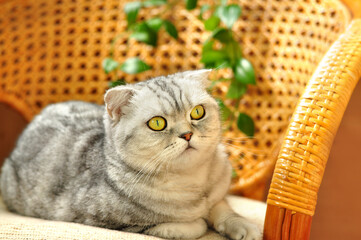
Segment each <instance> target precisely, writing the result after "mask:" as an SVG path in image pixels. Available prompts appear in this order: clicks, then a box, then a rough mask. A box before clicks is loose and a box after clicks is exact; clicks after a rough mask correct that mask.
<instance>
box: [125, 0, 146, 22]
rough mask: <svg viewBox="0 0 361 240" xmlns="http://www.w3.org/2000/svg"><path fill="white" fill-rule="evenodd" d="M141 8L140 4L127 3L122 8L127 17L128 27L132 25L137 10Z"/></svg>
mask: <svg viewBox="0 0 361 240" xmlns="http://www.w3.org/2000/svg"><path fill="white" fill-rule="evenodd" d="M141 7H142V3H141V2H129V3H127V4H125V6H124V12H125V14H126V15H127V22H128V27H130V26H131V25H133V24H134V23H135V21H136V19H137V16H138V12H139V9H140V8H141Z"/></svg>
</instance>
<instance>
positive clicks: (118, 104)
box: [104, 86, 135, 121]
mask: <svg viewBox="0 0 361 240" xmlns="http://www.w3.org/2000/svg"><path fill="white" fill-rule="evenodd" d="M134 94H135V90H134V89H132V88H130V87H127V86H119V87H115V88H111V89H109V90H108V91H107V92H106V93H105V96H104V102H105V107H106V109H107V111H108V114H109V117H110V118H111V119H112V120H114V121H118V120H119V118H120V117H121V116H122V115H123V114H124V112H123V108H124V107H125V106H126V105H127V104H128V103H129V101H130V99H131V98H132V97H133V96H134Z"/></svg>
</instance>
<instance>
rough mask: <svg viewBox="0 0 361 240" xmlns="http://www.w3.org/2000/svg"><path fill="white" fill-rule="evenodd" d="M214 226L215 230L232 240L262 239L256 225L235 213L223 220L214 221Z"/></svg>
mask: <svg viewBox="0 0 361 240" xmlns="http://www.w3.org/2000/svg"><path fill="white" fill-rule="evenodd" d="M214 228H215V229H216V231H217V232H219V233H220V234H222V235H224V236H227V237H229V238H230V239H232V240H260V239H262V234H261V232H260V230H259V229H258V227H257V226H256V225H254V224H252V223H250V222H248V221H247V220H246V219H245V218H243V217H241V216H238V215H236V214H235V215H232V216H229V217H227V218H226V219H224V221H221V222H218V223H216V224H215V225H214Z"/></svg>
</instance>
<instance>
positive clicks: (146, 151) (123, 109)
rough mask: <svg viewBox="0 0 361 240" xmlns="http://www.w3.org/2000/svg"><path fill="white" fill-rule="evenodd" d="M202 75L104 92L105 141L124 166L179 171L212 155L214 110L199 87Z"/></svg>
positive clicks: (215, 139) (217, 125)
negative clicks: (107, 133) (107, 131)
mask: <svg viewBox="0 0 361 240" xmlns="http://www.w3.org/2000/svg"><path fill="white" fill-rule="evenodd" d="M207 76H208V72H207V71H205V70H203V71H192V72H185V73H178V74H175V75H170V76H167V77H160V78H155V79H152V80H149V81H147V82H143V83H138V84H135V85H127V86H124V87H118V88H114V89H113V90H109V91H108V92H107V95H106V96H105V102H106V104H107V110H108V113H109V116H108V118H109V121H111V122H112V126H111V130H110V131H112V133H111V138H112V141H113V143H114V145H115V147H116V150H117V151H118V153H119V154H121V155H122V156H123V158H124V161H126V162H127V164H129V165H131V166H133V167H135V168H137V169H139V170H140V169H143V168H144V169H143V171H153V170H155V169H158V170H162V169H163V170H167V171H172V170H175V171H179V170H181V169H187V168H191V167H196V166H198V165H200V164H202V163H203V162H204V161H206V160H207V156H209V155H210V154H213V153H214V152H215V149H216V147H217V145H218V143H219V138H220V121H219V111H218V106H217V103H216V101H215V100H214V99H213V98H212V97H211V96H210V95H209V94H208V93H207V91H206V89H205V88H206V84H205V83H206V81H207V80H206V79H207ZM111 91H113V93H112V92H111ZM107 98H108V99H107ZM112 101H115V102H116V103H119V104H116V103H114V102H113V103H112Z"/></svg>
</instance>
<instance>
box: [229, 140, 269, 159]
mask: <svg viewBox="0 0 361 240" xmlns="http://www.w3.org/2000/svg"><path fill="white" fill-rule="evenodd" d="M224 144H225V145H226V146H229V147H232V148H234V149H237V150H244V151H246V152H247V153H251V154H252V155H253V156H259V157H261V156H267V155H268V153H266V152H264V151H260V150H256V149H250V148H242V147H239V146H236V145H233V144H229V143H224Z"/></svg>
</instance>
